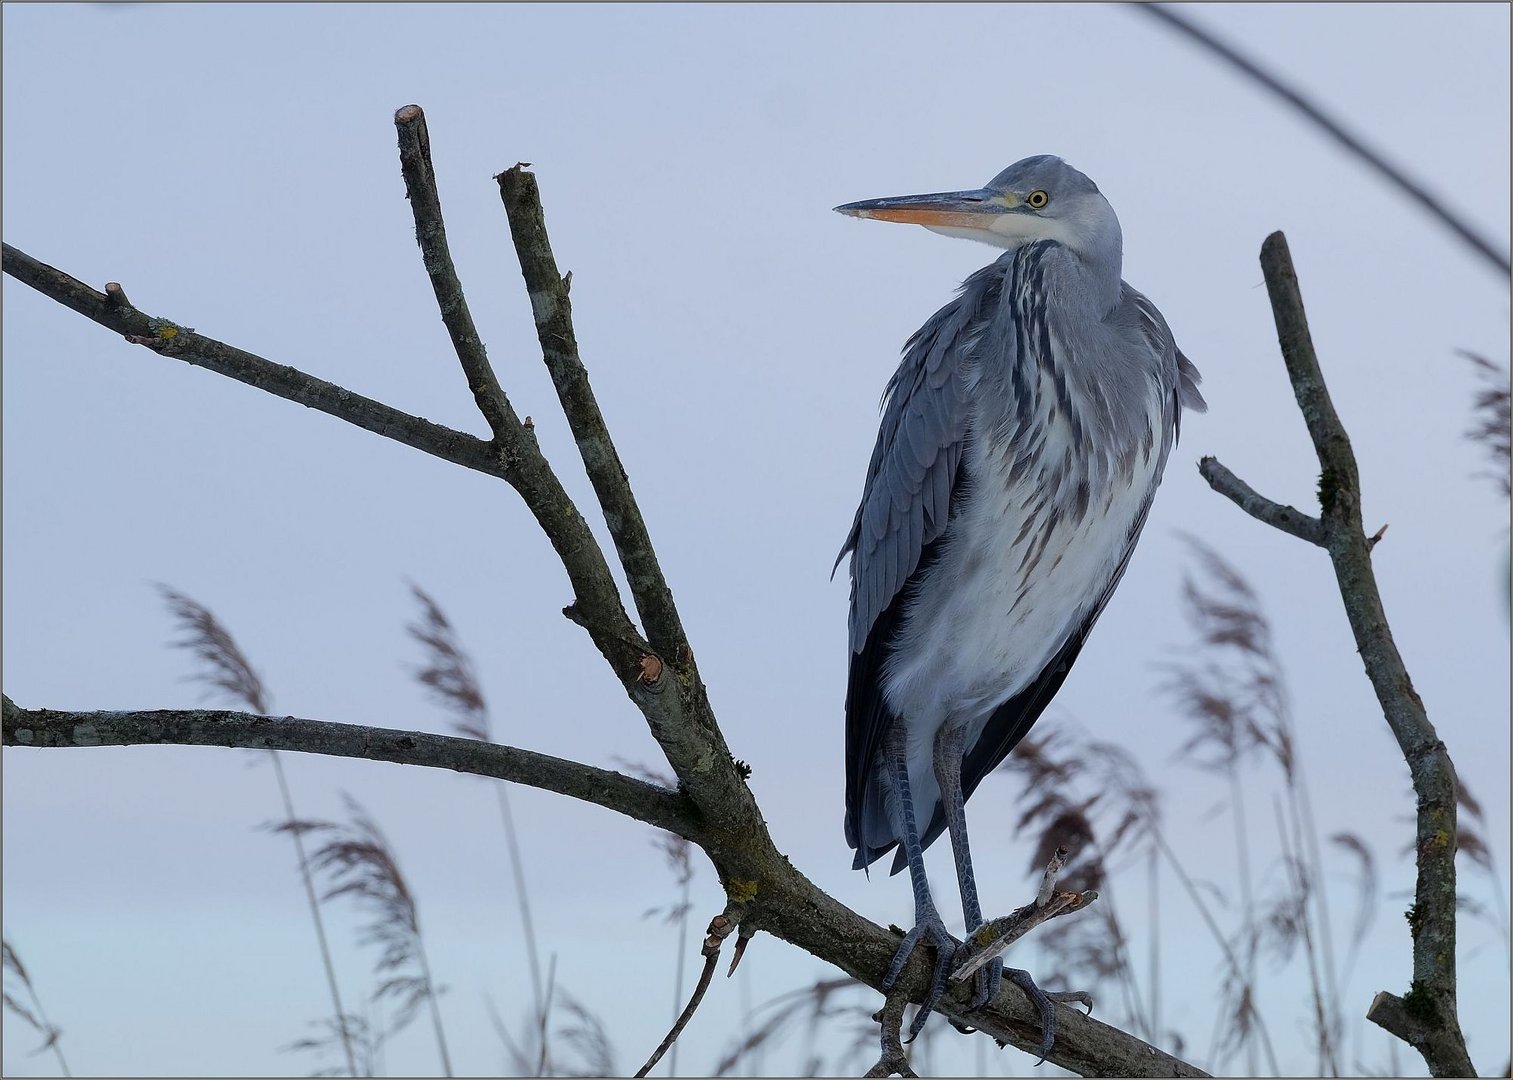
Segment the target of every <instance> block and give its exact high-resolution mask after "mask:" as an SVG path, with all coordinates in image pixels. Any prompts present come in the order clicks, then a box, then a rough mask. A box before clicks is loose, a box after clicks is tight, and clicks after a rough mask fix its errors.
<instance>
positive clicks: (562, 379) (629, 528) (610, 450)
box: [494, 165, 693, 671]
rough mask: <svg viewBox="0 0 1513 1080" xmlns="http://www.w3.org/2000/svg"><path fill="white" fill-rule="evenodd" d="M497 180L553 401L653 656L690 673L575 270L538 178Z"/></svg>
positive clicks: (520, 174)
mask: <svg viewBox="0 0 1513 1080" xmlns="http://www.w3.org/2000/svg"><path fill="white" fill-rule="evenodd" d="M494 179H495V180H496V181H498V183H499V197H500V198H501V199H502V200H503V201H504V210H505V213H506V215H507V216H508V217H509V221H510V235H511V236H512V237H513V238H514V241H515V252H516V254H517V255H519V257H520V273H521V275H522V276H523V277H524V278H525V289H526V292H527V293H528V294H529V295H530V299H531V312H532V314H533V315H534V316H535V319H536V336H537V337H538V338H539V339H540V341H541V356H542V359H544V360H545V361H546V368H547V371H548V372H550V373H551V377H552V385H554V386H555V387H556V388H557V398H558V400H560V401H561V402H562V411H563V413H564V414H565V415H566V416H567V422H568V425H569V426H570V427H571V428H572V432H573V438H574V439H575V440H576V441H577V443H578V452H579V454H581V455H582V457H583V466H584V468H585V469H586V470H587V472H588V478H589V480H590V481H591V482H592V483H593V485H594V494H595V496H597V498H598V500H599V505H600V506H601V507H602V508H603V509H604V520H605V522H606V524H607V525H608V526H609V533H610V536H611V537H613V538H614V542H615V551H616V552H617V553H618V554H619V556H620V564H621V565H622V566H623V567H624V568H625V577H626V580H627V581H628V582H629V583H630V593H631V596H632V598H633V599H634V600H635V605H636V612H637V614H639V615H640V617H641V626H642V627H643V628H644V629H645V631H646V636H647V639H648V640H649V641H650V642H651V645H652V648H653V649H654V650H656V652H657V653H659V654H660V655H661V656H662V657H663V658H664V659H668V660H673V661H675V662H678V663H681V664H685V665H687V666H688V667H689V669H690V671H693V651H692V649H690V648H689V645H688V639H687V637H686V636H685V635H684V632H683V624H682V621H681V620H680V619H679V617H678V609H677V607H676V606H675V605H674V603H673V599H672V590H671V589H669V588H668V587H667V580H666V578H664V577H663V576H662V567H661V566H660V565H658V563H657V553H656V551H655V550H654V549H653V548H652V545H651V536H650V534H649V533H648V532H647V530H646V522H645V521H644V520H643V519H642V517H641V508H640V506H638V505H637V503H636V497H635V494H634V493H633V492H632V491H631V489H630V480H629V478H628V477H627V476H626V474H625V466H624V465H622V464H621V462H620V455H619V453H618V452H617V451H616V450H615V444H614V440H612V439H611V438H610V435H609V428H608V427H607V426H606V425H605V423H604V414H603V413H601V412H600V411H599V402H598V401H597V400H596V399H595V397H594V391H593V387H592V386H590V385H589V381H588V371H587V369H585V368H584V366H583V361H582V360H581V359H580V358H579V356H578V335H577V334H576V332H575V331H574V330H573V306H572V301H571V300H570V299H569V297H568V290H569V287H570V285H571V283H572V275H571V274H569V275H568V276H566V277H562V276H560V275H559V274H558V272H557V258H556V256H555V255H553V254H552V245H551V240H550V238H549V237H548V236H547V233H546V215H545V211H544V210H543V209H542V207H541V192H540V190H539V188H538V187H537V185H536V177H535V176H534V175H533V174H531V173H528V172H526V171H525V166H524V165H516V166H514V167H513V168H510V169H506V170H505V171H504V172H502V173H500V174H499V175H498V176H496V177H495V178H494Z"/></svg>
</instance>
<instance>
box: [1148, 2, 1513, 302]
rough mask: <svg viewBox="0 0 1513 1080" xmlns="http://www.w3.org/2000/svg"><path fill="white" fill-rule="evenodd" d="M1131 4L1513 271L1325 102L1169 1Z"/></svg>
mask: <svg viewBox="0 0 1513 1080" xmlns="http://www.w3.org/2000/svg"><path fill="white" fill-rule="evenodd" d="M1130 7H1131V8H1132V9H1133V10H1135V11H1139V12H1141V13H1142V14H1145V15H1149V16H1151V17H1152V18H1154V19H1158V20H1160V21H1161V22H1164V23H1166V24H1167V25H1168V26H1170V27H1172V28H1173V29H1175V30H1177V31H1179V32H1180V33H1183V34H1186V35H1187V36H1188V37H1189V38H1191V39H1192V40H1194V41H1196V42H1197V43H1198V44H1199V45H1202V46H1203V47H1204V48H1205V49H1207V50H1209V51H1210V52H1212V53H1213V54H1214V55H1216V56H1218V57H1219V58H1220V59H1222V60H1224V61H1226V62H1227V63H1228V64H1230V65H1231V66H1232V67H1234V68H1236V69H1238V70H1239V71H1241V72H1243V73H1245V74H1246V75H1248V76H1250V77H1251V78H1252V79H1254V80H1255V81H1256V82H1258V83H1260V84H1261V85H1262V86H1264V87H1265V88H1266V89H1267V90H1269V91H1271V92H1272V93H1273V94H1275V95H1276V96H1277V97H1279V98H1281V99H1282V100H1283V101H1285V102H1287V104H1289V105H1291V106H1292V107H1293V108H1294V109H1296V110H1297V111H1298V112H1300V113H1302V114H1303V116H1304V117H1306V118H1307V119H1308V120H1310V121H1311V122H1312V123H1313V124H1314V125H1316V126H1317V127H1318V128H1319V129H1320V130H1322V131H1323V132H1324V133H1325V134H1327V135H1328V136H1329V137H1330V138H1332V139H1333V140H1334V141H1335V142H1337V143H1339V144H1340V145H1341V146H1343V147H1344V148H1345V149H1346V150H1348V151H1350V152H1351V153H1352V154H1354V155H1355V156H1356V157H1358V158H1360V160H1362V161H1364V162H1365V163H1366V164H1367V165H1369V166H1370V167H1371V168H1372V169H1373V170H1375V171H1376V173H1377V174H1378V175H1379V176H1381V177H1382V178H1383V179H1384V180H1386V181H1387V182H1388V183H1390V184H1392V185H1393V186H1394V187H1396V188H1397V189H1398V190H1399V191H1401V192H1402V193H1403V194H1404V195H1407V196H1408V198H1410V199H1412V200H1413V201H1414V202H1416V203H1418V205H1419V206H1421V207H1423V208H1424V209H1425V210H1427V211H1428V212H1429V213H1430V215H1432V216H1433V217H1436V218H1438V219H1439V221H1440V224H1442V225H1444V226H1445V227H1446V228H1448V229H1449V230H1450V231H1451V232H1453V233H1455V235H1456V236H1458V237H1460V238H1461V239H1462V240H1463V241H1465V243H1466V244H1467V245H1468V246H1469V247H1470V248H1471V250H1473V251H1475V252H1476V253H1477V254H1478V255H1480V256H1482V258H1484V259H1486V260H1487V261H1488V262H1490V263H1491V264H1492V265H1493V266H1495V267H1497V268H1498V269H1499V270H1501V271H1502V272H1503V273H1504V274H1506V273H1509V272H1510V270H1513V266H1510V265H1509V261H1508V256H1507V255H1506V254H1505V253H1503V252H1501V251H1499V250H1497V248H1496V247H1495V246H1494V245H1493V243H1492V241H1490V240H1488V239H1487V238H1486V237H1485V236H1483V235H1482V234H1481V233H1480V232H1479V231H1478V230H1477V229H1476V228H1475V227H1474V226H1472V225H1471V224H1470V223H1469V222H1466V221H1464V220H1462V219H1461V218H1460V216H1459V215H1457V214H1456V213H1455V212H1454V211H1452V210H1450V209H1449V208H1448V207H1447V206H1446V205H1445V200H1444V199H1443V198H1441V197H1439V196H1438V195H1435V194H1434V193H1433V192H1432V191H1429V190H1428V189H1427V188H1425V187H1424V186H1423V185H1422V184H1420V183H1419V182H1418V181H1416V180H1414V179H1412V178H1411V177H1410V176H1408V174H1407V173H1405V172H1403V170H1401V169H1399V168H1398V167H1397V166H1395V165H1393V164H1392V163H1391V162H1389V161H1387V159H1386V158H1385V157H1383V156H1382V155H1381V154H1380V153H1378V152H1377V151H1375V150H1373V149H1371V148H1370V147H1369V146H1367V145H1366V144H1365V142H1364V141H1363V140H1362V139H1361V138H1360V137H1359V136H1358V135H1356V134H1355V133H1354V132H1352V131H1350V130H1348V129H1347V128H1346V127H1345V125H1344V124H1343V123H1341V122H1340V121H1338V120H1336V119H1335V118H1334V117H1332V116H1330V115H1329V114H1328V113H1326V112H1325V111H1324V110H1323V108H1322V107H1321V106H1319V105H1317V104H1315V103H1314V102H1313V101H1310V100H1309V99H1308V98H1307V97H1305V96H1304V95H1303V94H1302V93H1301V92H1300V91H1298V90H1296V89H1294V88H1293V87H1291V86H1288V85H1287V84H1286V83H1284V82H1283V81H1282V80H1281V79H1280V78H1279V77H1278V76H1276V75H1275V74H1273V73H1272V72H1270V71H1267V70H1266V69H1265V68H1263V67H1261V65H1260V64H1258V63H1257V62H1256V61H1254V60H1252V59H1250V58H1249V57H1247V56H1244V55H1243V54H1241V53H1240V52H1239V51H1238V50H1236V49H1234V48H1233V47H1231V46H1230V45H1227V44H1225V43H1224V42H1222V41H1220V40H1219V39H1218V38H1217V37H1215V36H1214V35H1213V34H1210V33H1209V32H1208V31H1207V30H1204V29H1203V28H1202V27H1200V26H1198V25H1197V24H1196V23H1194V22H1192V21H1191V20H1190V19H1188V18H1187V17H1186V16H1184V15H1180V14H1178V13H1177V11H1176V10H1175V9H1174V8H1173V7H1172V6H1171V5H1169V4H1132V5H1130Z"/></svg>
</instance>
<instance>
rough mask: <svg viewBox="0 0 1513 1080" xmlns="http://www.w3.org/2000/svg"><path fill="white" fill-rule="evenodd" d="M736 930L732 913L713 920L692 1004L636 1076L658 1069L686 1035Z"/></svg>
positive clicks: (679, 1017) (701, 951)
mask: <svg viewBox="0 0 1513 1080" xmlns="http://www.w3.org/2000/svg"><path fill="white" fill-rule="evenodd" d="M735 928H736V923H735V920H734V919H733V918H732V917H731V913H730V912H728V911H727V912H722V913H720V914H719V915H716V916H715V917H714V918H713V919H710V920H709V928H708V929H707V930H706V931H705V938H704V947H703V948H702V949H700V950H699V954H700V955H701V956H703V957H704V967H703V969H702V970H701V971H700V972H699V981H698V983H697V984H696V985H695V986H694V988H693V995H692V996H691V997H689V999H688V1004H687V1005H685V1006H684V1007H683V1011H682V1012H681V1013H679V1014H678V1018H677V1020H675V1021H674V1022H673V1025H672V1030H671V1031H669V1032H668V1033H667V1035H666V1037H665V1038H663V1040H662V1042H661V1043H660V1044H658V1046H657V1048H656V1049H655V1050H653V1051H652V1052H651V1057H649V1058H647V1059H646V1064H645V1065H642V1066H641V1067H640V1068H639V1069H637V1070H636V1076H638V1077H641V1076H645V1075H646V1074H647V1073H649V1072H651V1071H652V1070H653V1069H655V1068H656V1067H657V1062H659V1061H661V1060H662V1055H663V1054H665V1053H667V1051H668V1049H669V1048H670V1047H671V1046H672V1044H673V1043H675V1042H677V1041H678V1036H679V1035H681V1034H683V1029H684V1028H686V1027H687V1026H688V1021H690V1020H692V1019H693V1014H694V1012H695V1011H696V1010H697V1009H698V1007H699V1003H700V1002H701V1001H703V1000H704V993H705V991H707V990H708V989H709V982H710V980H711V979H712V978H714V967H715V964H716V963H717V962H718V961H719V959H720V946H721V945H723V944H725V939H726V938H727V937H729V936H730V932H731V931H732V930H734V929H735ZM742 940H744V939H742Z"/></svg>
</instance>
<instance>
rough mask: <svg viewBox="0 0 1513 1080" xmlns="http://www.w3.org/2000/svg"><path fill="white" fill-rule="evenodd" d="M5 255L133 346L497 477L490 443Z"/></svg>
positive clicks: (28, 280)
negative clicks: (136, 343) (145, 347)
mask: <svg viewBox="0 0 1513 1080" xmlns="http://www.w3.org/2000/svg"><path fill="white" fill-rule="evenodd" d="M3 250H4V256H3V259H4V263H3V265H4V271H5V273H7V274H9V275H11V277H13V278H15V279H16V280H17V281H19V282H21V283H22V284H25V285H30V286H31V287H32V288H33V289H36V290H37V291H38V292H39V293H41V294H42V295H43V296H46V297H48V298H50V299H52V300H56V301H57V302H58V303H60V304H62V305H63V306H64V307H67V308H71V309H73V310H74V311H76V312H78V313H79V314H80V315H83V316H84V317H85V318H87V319H89V320H91V321H93V322H97V323H99V324H100V325H101V326H103V327H105V328H106V329H108V330H112V331H114V332H115V333H117V334H121V335H122V336H124V337H128V338H137V339H140V342H139V343H141V344H146V345H148V347H150V348H152V349H153V351H154V352H157V353H159V354H160V355H163V356H168V357H171V358H172V359H174V360H182V361H183V362H184V363H186V364H192V365H194V366H195V367H202V368H205V369H206V370H208V371H214V372H216V373H217V374H219V375H225V376H226V377H227V378H231V379H235V380H236V381H237V382H242V383H246V384H247V385H248V386H252V387H256V388H257V389H259V390H263V391H266V392H267V393H270V394H272V395H274V396H275V397H281V398H284V399H285V400H288V401H293V402H295V403H297V404H300V405H304V406H305V407H306V408H310V409H316V410H319V411H320V412H323V413H326V414H327V415H330V416H334V417H336V418H337V419H338V420H344V421H346V422H347V423H349V424H352V425H354V426H356V427H360V428H363V429H364V430H366V431H371V432H374V433H375V434H378V435H382V436H383V437H384V438H386V439H393V440H394V441H395V442H398V443H403V444H404V445H406V446H409V447H413V448H414V449H416V450H420V451H422V452H423V453H426V454H430V455H432V456H433V457H438V458H441V459H442V460H443V461H449V462H451V463H452V464H454V465H461V466H462V467H464V468H467V469H474V470H476V471H478V472H484V473H489V474H491V475H499V467H498V465H497V464H496V463H495V462H494V461H493V460H492V455H491V454H490V451H489V444H488V443H486V442H484V441H483V440H482V439H478V438H475V437H474V436H472V435H466V434H464V433H463V432H460V431H453V430H452V429H451V428H447V427H443V426H442V425H440V424H433V423H432V422H431V421H429V420H422V419H421V418H420V417H418V416H411V415H409V414H408V413H403V412H400V411H399V410H398V409H395V408H391V407H390V406H388V405H385V404H383V403H382V402H378V401H374V400H373V399H371V398H366V397H363V396H362V395H361V394H354V393H353V392H352V391H350V390H348V389H346V388H345V387H341V386H337V385H336V384H334V383H328V382H326V381H325V380H323V379H317V378H316V377H315V376H313V375H307V374H305V373H304V372H303V371H299V370H297V369H295V368H292V367H287V366H285V365H283V364H275V363H273V362H272V361H271V360H265V359H263V358H262V357H261V356H257V355H255V354H254V353H250V352H246V351H245V350H243V349H238V348H236V347H235V346H232V345H227V344H226V343H225V342H221V341H217V340H215V339H214V338H209V337H205V336H204V335H203V334H196V333H195V332H194V331H193V330H190V329H188V328H187V327H182V326H179V325H178V324H176V323H172V322H169V321H168V320H166V319H155V318H153V317H152V316H150V315H147V314H145V313H144V312H141V311H138V310H137V309H136V308H133V307H127V306H122V305H118V304H116V303H115V302H114V301H112V300H111V298H110V297H109V296H108V295H106V294H105V293H102V292H97V291H96V290H94V289H91V288H90V287H89V286H88V285H86V284H84V283H83V282H82V281H80V280H78V279H77V278H74V277H71V276H70V275H68V274H65V273H64V272H63V271H61V270H58V269H56V268H55V267H51V266H48V265H47V264H46V263H44V262H42V261H41V260H39V259H34V258H32V257H31V256H30V255H28V254H26V252H24V251H21V250H20V249H19V248H15V247H12V246H11V245H10V244H4V245H3ZM117 288H118V289H119V286H117Z"/></svg>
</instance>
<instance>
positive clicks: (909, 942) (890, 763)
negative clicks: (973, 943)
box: [883, 725, 957, 1040]
mask: <svg viewBox="0 0 1513 1080" xmlns="http://www.w3.org/2000/svg"><path fill="white" fill-rule="evenodd" d="M885 740H886V741H885V742H884V745H883V757H884V760H885V762H886V767H887V769H888V778H889V780H890V782H891V786H892V788H893V795H894V798H895V800H896V803H897V807H898V812H899V817H900V818H902V822H901V823H902V825H903V827H904V829H903V831H904V838H903V844H904V857H905V858H906V859H907V860H908V862H909V881H910V883H911V884H912V885H913V886H914V929H912V930H910V931H909V932H908V933H907V934H905V935H904V940H903V941H902V942H901V943H900V944H899V946H898V951H897V952H895V953H894V954H893V962H892V963H890V964H889V965H888V971H887V973H886V974H885V975H884V976H883V989H884V990H885V991H887V990H891V989H893V984H894V983H895V982H897V981H898V976H899V974H900V973H901V972H902V971H903V970H904V965H905V964H906V963H908V961H909V957H910V956H911V955H913V953H914V947H915V946H916V945H918V944H919V943H920V942H921V941H929V942H930V944H932V945H934V946H935V971H934V974H933V976H932V977H931V980H930V993H929V995H928V996H927V997H926V998H925V1001H924V1003H923V1004H922V1005H921V1006H920V1008H919V1012H917V1013H915V1015H914V1021H913V1022H912V1023H911V1024H910V1025H909V1039H910V1040H912V1039H913V1038H914V1037H915V1036H916V1035H918V1034H919V1032H920V1029H921V1028H923V1027H924V1025H925V1020H926V1019H928V1017H929V1015H930V1013H931V1012H933V1011H934V1009H935V1006H936V1005H937V1004H938V1003H939V1001H940V999H941V997H942V996H943V995H944V994H945V992H946V978H947V976H948V975H949V974H950V971H951V960H952V957H953V956H954V955H955V953H956V947H957V941H956V939H955V938H954V937H952V936H951V934H950V933H949V932H948V931H947V930H946V924H945V922H944V921H943V920H942V919H941V917H940V913H939V912H938V911H936V910H935V901H934V900H932V899H931V898H930V882H929V880H928V879H927V878H926V877H925V855H924V850H923V849H922V848H921V847H920V845H919V826H918V824H917V823H916V821H915V818H914V798H913V796H912V795H911V794H910V791H909V757H908V749H907V746H906V743H905V737H904V732H903V731H902V730H901V725H894V727H893V728H892V729H890V731H889V733H888V735H887V736H886V737H885Z"/></svg>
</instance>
